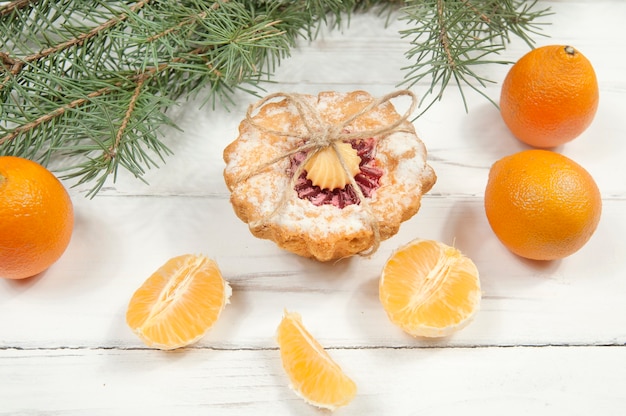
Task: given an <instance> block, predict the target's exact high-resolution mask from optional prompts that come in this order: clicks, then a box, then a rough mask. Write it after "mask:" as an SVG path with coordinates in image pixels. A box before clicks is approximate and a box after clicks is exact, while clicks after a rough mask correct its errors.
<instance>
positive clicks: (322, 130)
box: [235, 90, 418, 256]
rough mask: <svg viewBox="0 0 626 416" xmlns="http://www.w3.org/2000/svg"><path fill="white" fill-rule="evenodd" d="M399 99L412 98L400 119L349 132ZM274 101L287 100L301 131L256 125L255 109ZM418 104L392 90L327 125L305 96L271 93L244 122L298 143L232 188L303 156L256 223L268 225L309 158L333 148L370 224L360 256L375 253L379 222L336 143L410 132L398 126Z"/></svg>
mask: <svg viewBox="0 0 626 416" xmlns="http://www.w3.org/2000/svg"><path fill="white" fill-rule="evenodd" d="M401 96H408V97H409V98H410V99H411V104H410V106H409V108H408V109H407V110H406V112H405V113H404V114H403V115H402V116H400V117H399V118H398V119H396V120H394V121H393V122H391V123H388V124H383V125H381V126H378V127H375V128H371V129H364V130H350V129H348V127H349V126H350V124H351V123H353V122H354V121H355V120H357V119H358V118H359V117H362V116H364V115H366V114H367V113H369V112H370V111H372V110H374V109H376V108H378V107H379V106H381V105H383V104H385V103H387V102H390V101H391V100H393V99H394V98H397V97H401ZM276 99H283V100H287V101H288V102H289V103H290V104H292V105H293V106H294V108H295V109H296V111H297V113H298V116H299V118H300V121H301V122H302V124H303V126H304V131H285V130H276V129H272V128H269V127H266V126H263V125H261V124H259V123H257V122H256V120H255V119H254V114H255V113H256V112H257V111H258V110H260V109H261V108H262V107H263V106H264V105H266V104H268V103H269V102H271V101H273V100H276ZM417 103H418V101H417V97H416V96H415V94H414V93H413V92H411V91H409V90H398V91H394V92H391V93H389V94H386V95H384V96H382V97H380V98H378V99H375V100H374V101H372V102H370V103H369V104H368V105H366V106H364V107H363V108H361V109H360V110H359V111H357V112H355V113H354V114H352V115H350V116H349V117H346V118H345V119H343V120H341V121H339V122H336V123H329V122H326V121H324V120H323V118H322V116H321V114H320V112H319V111H317V109H316V108H314V107H313V106H312V105H311V104H310V103H309V101H308V100H307V99H306V96H305V95H302V94H295V93H286V92H277V93H273V94H270V95H268V96H266V97H265V98H263V99H261V100H260V101H258V102H256V103H254V104H251V105H250V106H249V107H248V111H247V112H246V121H247V122H248V123H249V124H250V125H251V126H253V127H254V128H256V129H257V130H258V131H260V132H261V133H264V134H270V135H274V136H278V137H289V138H295V139H298V140H299V141H300V143H301V144H299V145H297V146H295V147H294V148H293V149H290V150H288V151H285V152H283V153H281V154H279V155H278V156H275V157H273V158H271V159H270V160H267V161H265V162H262V163H260V164H259V165H257V166H255V167H254V168H253V169H251V170H250V171H249V172H247V173H244V174H242V175H240V176H238V177H237V180H236V181H235V186H236V185H237V184H239V183H242V182H245V181H246V180H247V179H249V178H251V177H253V176H255V175H257V174H259V173H261V172H262V171H264V170H265V169H267V168H268V167H270V166H272V165H274V164H275V163H277V162H279V161H281V160H283V159H286V158H289V157H291V156H293V155H295V154H297V153H300V152H304V153H306V157H305V159H304V160H303V161H302V162H301V163H300V164H299V165H298V167H297V169H296V171H295V172H294V173H293V175H292V177H291V180H290V184H289V187H288V188H287V189H285V191H284V192H283V194H282V197H281V200H280V201H279V203H278V204H277V205H276V207H275V208H274V210H273V211H272V212H270V213H269V214H267V215H264V216H263V217H262V218H260V219H259V220H258V221H256V223H258V224H259V225H263V224H267V222H268V221H270V219H271V218H272V217H274V216H275V215H276V214H277V213H279V212H280V211H281V210H282V209H283V208H284V206H285V205H286V204H287V201H288V200H289V197H290V191H293V190H294V186H295V183H296V181H297V179H298V178H299V177H300V175H301V174H302V173H303V171H304V167H305V166H306V165H307V162H308V161H309V160H310V159H311V158H313V157H314V156H315V155H316V154H317V153H318V152H320V151H322V150H324V149H326V148H328V147H331V148H333V150H334V152H335V154H336V156H337V159H338V160H339V163H340V165H341V168H342V169H343V171H344V172H345V173H346V174H347V178H348V180H349V184H350V185H351V186H352V188H353V190H354V192H355V194H356V197H357V200H358V203H359V204H360V205H361V206H362V207H363V209H364V210H365V211H366V212H367V214H368V216H367V217H368V223H369V224H368V225H369V227H370V229H371V230H372V234H373V244H372V245H371V247H370V248H369V249H367V250H365V251H363V252H361V253H359V254H361V255H363V256H369V255H372V254H373V253H374V252H376V251H377V250H378V247H379V246H380V241H381V238H380V230H379V225H378V221H377V220H376V217H375V216H374V214H373V213H372V210H371V207H370V206H369V204H368V203H367V199H366V197H365V195H364V194H363V192H362V190H361V188H360V186H359V185H358V184H357V183H356V180H355V178H354V176H353V175H352V174H350V170H349V167H348V165H347V163H346V161H345V160H344V158H343V156H342V154H341V152H340V150H339V148H338V147H337V144H338V143H340V142H350V141H351V140H355V139H361V138H368V137H376V136H378V137H381V138H384V137H387V136H389V135H390V134H391V133H394V132H400V131H405V132H409V133H410V132H411V131H410V130H406V129H400V128H399V127H400V126H401V125H402V124H403V123H405V122H406V121H407V120H408V119H409V117H410V116H411V114H412V113H413V112H414V111H415V108H416V107H417Z"/></svg>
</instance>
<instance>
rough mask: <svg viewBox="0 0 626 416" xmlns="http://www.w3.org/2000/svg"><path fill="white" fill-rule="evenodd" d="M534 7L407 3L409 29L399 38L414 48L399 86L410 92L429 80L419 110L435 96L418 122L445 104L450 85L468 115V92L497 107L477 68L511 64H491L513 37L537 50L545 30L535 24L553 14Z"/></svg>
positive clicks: (437, 0) (486, 0) (500, 0)
mask: <svg viewBox="0 0 626 416" xmlns="http://www.w3.org/2000/svg"><path fill="white" fill-rule="evenodd" d="M535 5H536V1H533V2H530V3H529V2H525V1H523V0H518V1H515V0H407V2H406V6H405V7H404V8H403V9H402V12H403V16H402V17H401V18H402V19H404V20H407V21H408V22H409V24H410V25H411V28H410V29H407V30H404V31H402V32H401V35H402V36H403V37H406V38H411V45H413V46H412V48H411V49H410V50H409V51H408V52H407V53H406V56H407V58H408V59H409V60H411V61H412V63H411V65H409V66H407V67H405V68H403V69H404V70H405V71H406V74H405V79H404V81H403V82H402V83H401V85H404V86H406V87H408V88H410V87H412V86H414V85H416V84H417V83H419V82H421V81H422V80H429V83H430V87H429V89H428V90H427V94H425V95H424V96H423V97H422V102H421V103H420V104H424V102H425V101H426V99H427V98H428V97H429V96H434V97H432V99H431V101H429V102H428V103H427V104H426V105H425V107H423V109H422V111H421V113H420V114H419V115H418V116H417V117H419V116H421V115H423V114H424V113H425V112H426V111H427V110H428V109H429V108H430V107H432V105H433V104H435V102H437V101H439V100H441V98H442V97H443V93H444V91H445V90H446V89H447V87H448V85H449V84H450V82H451V81H454V83H455V84H456V86H457V88H458V90H459V93H460V94H461V97H462V99H463V103H464V105H465V109H466V111H467V100H466V97H465V93H464V88H465V87H469V88H470V89H472V90H474V91H476V92H477V93H479V94H480V95H482V96H483V97H485V98H486V99H487V100H488V101H490V102H492V103H493V104H494V105H496V106H497V104H496V103H495V102H494V101H493V100H492V99H491V98H490V97H489V96H488V95H486V93H485V92H484V90H483V89H484V87H485V86H486V85H487V83H490V82H492V81H490V80H488V79H486V78H484V77H482V76H481V75H479V74H478V73H476V72H475V71H474V70H473V68H475V67H480V66H485V65H493V64H509V63H511V62H508V61H503V60H499V59H495V58H492V57H493V56H497V55H498V54H499V53H500V52H501V51H502V50H504V49H505V48H506V44H507V43H508V42H509V41H510V35H511V34H514V35H516V36H518V37H520V38H521V39H523V40H524V41H525V42H526V43H527V44H528V45H529V46H530V47H532V46H533V41H532V38H531V35H536V34H539V32H538V28H539V25H540V24H541V23H535V22H537V21H540V20H541V18H544V17H546V16H547V15H549V14H550V12H549V9H540V10H536V9H535Z"/></svg>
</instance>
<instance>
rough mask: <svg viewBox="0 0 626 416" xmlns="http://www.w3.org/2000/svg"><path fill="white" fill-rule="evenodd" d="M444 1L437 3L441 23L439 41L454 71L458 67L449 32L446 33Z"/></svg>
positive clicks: (438, 20)
mask: <svg viewBox="0 0 626 416" xmlns="http://www.w3.org/2000/svg"><path fill="white" fill-rule="evenodd" d="M443 3H444V1H443V0H438V1H437V22H438V23H439V27H440V29H439V41H440V42H441V46H442V47H443V50H444V52H445V54H446V60H447V61H448V65H449V66H450V68H452V69H453V70H454V68H455V67H456V63H455V62H454V58H453V57H452V52H451V51H450V38H449V37H448V32H447V31H446V21H445V18H444V17H443V8H444V4H443Z"/></svg>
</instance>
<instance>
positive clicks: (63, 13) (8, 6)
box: [0, 0, 547, 196]
mask: <svg viewBox="0 0 626 416" xmlns="http://www.w3.org/2000/svg"><path fill="white" fill-rule="evenodd" d="M400 6H403V7H402V8H401V13H402V16H403V17H402V18H404V19H407V20H408V21H409V22H410V23H411V24H412V25H413V26H412V28H411V29H408V30H406V31H404V32H402V33H401V36H404V37H410V38H412V41H411V42H412V45H413V46H412V48H411V50H409V51H408V52H407V57H408V58H409V59H410V60H412V64H411V65H410V66H408V67H407V68H405V70H406V78H405V81H404V82H405V83H406V84H408V85H409V86H410V85H414V84H415V83H417V82H421V81H422V80H425V79H429V80H430V90H429V91H430V93H431V94H433V95H434V96H435V100H437V99H441V95H442V92H443V90H444V88H446V87H447V85H448V84H449V83H450V81H453V82H455V83H456V84H457V86H458V87H459V90H460V91H461V94H462V95H463V89H462V87H463V86H467V85H469V86H470V87H471V88H472V89H475V90H476V91H478V92H479V93H481V94H483V95H485V94H484V92H482V91H481V89H480V88H481V87H482V86H484V85H485V83H486V82H488V81H487V80H485V79H483V78H482V77H480V76H479V75H477V74H476V73H475V72H473V71H472V70H471V69H470V68H471V67H473V66H477V65H482V64H485V63H494V62H500V61H496V60H493V59H488V58H487V56H489V55H493V54H497V53H498V52H499V51H500V50H502V48H504V45H505V43H506V42H508V41H509V34H512V35H515V36H519V37H521V38H522V39H524V40H525V41H526V42H527V43H529V44H532V40H531V36H533V35H535V34H537V33H538V29H539V26H538V25H537V24H536V23H535V22H536V20H537V19H538V18H540V17H543V16H545V15H546V14H547V12H546V11H545V10H543V11H542V10H540V11H535V8H534V3H531V4H526V3H524V2H522V1H502V2H501V1H495V0H492V1H486V0H483V1H479V0H428V1H427V0H420V1H415V0H414V1H411V0H408V1H404V0H349V1H342V0H299V1H292V0H256V1H253V0H238V1H236V0H230V1H228V0H221V1H219V0H216V1H207V0H180V1H158V0H140V1H129V0H127V1H113V0H99V1H90V2H84V1H82V0H56V1H55V0H15V1H11V2H0V45H3V46H2V47H0V154H13V155H19V156H23V157H28V158H31V159H35V160H38V161H40V162H42V163H44V164H47V163H48V162H49V161H51V160H52V159H55V160H59V159H62V160H64V161H66V162H67V164H66V167H65V170H64V171H65V176H64V177H65V178H73V179H74V180H76V181H77V182H76V184H82V183H86V182H93V187H92V188H91V190H90V192H89V193H88V195H89V196H94V195H96V194H97V192H99V190H100V189H101V188H102V186H104V184H105V183H106V182H107V181H108V180H109V178H110V177H112V179H113V181H115V178H116V175H117V172H118V170H119V169H120V168H122V169H125V170H128V171H129V172H131V173H132V174H134V175H135V176H136V177H137V178H139V179H141V180H143V179H142V177H143V175H144V174H145V172H146V170H147V169H150V168H152V167H158V166H159V165H160V163H162V162H163V161H164V160H165V157H166V156H168V155H170V154H171V152H170V150H169V149H168V148H167V147H166V146H165V145H164V144H163V143H162V141H161V140H160V136H159V131H160V129H161V128H162V127H163V126H174V123H173V122H172V121H171V120H170V119H169V117H168V116H167V115H166V111H167V109H168V108H170V107H172V106H173V105H176V102H177V100H179V99H181V98H185V99H189V98H191V97H193V96H195V95H196V94H197V93H198V92H200V91H202V92H203V93H205V94H206V101H210V102H212V105H213V106H215V105H216V104H217V102H219V103H221V104H222V105H225V106H228V105H229V103H231V102H232V98H231V97H232V95H233V93H234V92H235V91H236V90H243V91H246V92H249V93H252V94H258V91H260V88H261V85H262V83H263V82H264V81H266V80H270V79H271V76H272V74H273V72H274V70H275V69H276V67H277V66H278V65H279V64H280V62H281V60H282V59H284V58H285V57H287V56H288V55H289V53H290V51H291V49H292V48H294V47H295V46H296V44H297V43H296V42H297V40H298V39H309V40H311V39H314V38H315V36H316V35H317V31H318V30H319V28H320V27H321V26H320V25H321V24H326V25H328V26H329V27H331V28H336V27H339V26H341V24H342V22H343V21H344V19H346V18H347V19H349V17H350V15H351V14H352V13H356V12H366V11H369V10H378V12H379V13H381V14H382V13H384V12H385V11H387V12H388V15H387V16H388V18H389V16H391V11H392V10H397V9H398V8H399V7H400ZM485 96H486V95H485ZM487 98H488V97H487ZM464 99H465V98H464ZM435 100H433V102H434V101H435ZM431 105H432V103H430V104H429V105H428V106H427V107H426V109H428V108H429V107H430V106H431ZM426 109H424V111H426ZM174 127H175V126H174Z"/></svg>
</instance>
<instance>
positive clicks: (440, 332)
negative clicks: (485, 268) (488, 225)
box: [379, 240, 481, 337]
mask: <svg viewBox="0 0 626 416" xmlns="http://www.w3.org/2000/svg"><path fill="white" fill-rule="evenodd" d="M379 297H380V301H381V303H382V305H383V308H384V309H385V311H386V312H387V316H388V317H389V319H390V320H391V322H393V323H394V324H395V325H397V326H399V327H400V328H402V329H403V330H404V331H405V332H407V333H408V334H410V335H412V336H416V337H418V336H419V337H442V336H448V335H450V334H452V333H454V332H455V331H457V330H459V329H461V328H463V327H464V326H465V325H467V324H468V323H469V322H470V321H471V319H472V318H473V316H474V314H475V313H476V311H477V310H478V308H479V305H480V298H481V290H480V280H479V278H478V270H477V269H476V266H475V265H474V263H473V262H472V261H471V260H470V259H469V258H467V257H465V256H464V255H463V254H461V252H460V251H459V250H457V249H456V248H454V247H450V246H447V245H445V244H443V243H440V242H438V241H432V240H414V241H412V242H410V243H409V244H407V245H405V246H403V247H400V248H399V249H398V250H396V251H395V252H394V253H393V254H392V255H391V257H390V258H389V259H388V260H387V263H386V264H385V266H384V268H383V272H382V276H381V278H380V284H379Z"/></svg>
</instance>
